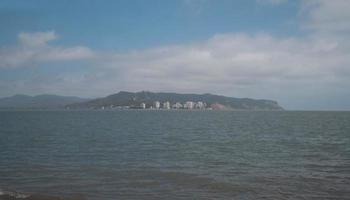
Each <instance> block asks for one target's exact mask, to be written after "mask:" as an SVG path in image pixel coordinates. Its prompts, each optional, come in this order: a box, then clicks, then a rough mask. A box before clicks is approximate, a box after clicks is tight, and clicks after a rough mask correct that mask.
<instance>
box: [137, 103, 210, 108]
mask: <svg viewBox="0 0 350 200" xmlns="http://www.w3.org/2000/svg"><path fill="white" fill-rule="evenodd" d="M140 108H141V109H146V108H149V109H164V110H170V109H188V110H191V109H206V108H207V104H206V103H205V102H202V101H198V102H193V101H186V102H185V103H184V104H181V103H180V102H176V103H174V104H171V103H170V102H169V101H166V102H163V103H161V102H159V101H155V102H153V105H151V106H150V107H146V103H141V104H140Z"/></svg>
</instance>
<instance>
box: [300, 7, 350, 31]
mask: <svg viewBox="0 0 350 200" xmlns="http://www.w3.org/2000/svg"><path fill="white" fill-rule="evenodd" d="M301 11H302V14H303V15H305V18H306V23H305V24H304V26H305V27H306V28H308V29H311V30H314V31H317V32H344V31H345V32H347V33H349V31H350V1H349V0H331V1H330V0H304V1H303V3H302V10H301Z"/></svg>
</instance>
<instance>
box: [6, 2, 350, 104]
mask: <svg viewBox="0 0 350 200" xmlns="http://www.w3.org/2000/svg"><path fill="white" fill-rule="evenodd" d="M349 33H350V1H349V0H332V1H330V0H133V1H130V0H52V1H46V0H40V1H39V0H26V1H24V0H2V1H0V97H6V96H11V95H15V94H28V95H37V94H57V95H66V96H80V97H89V98H95V97H103V96H106V95H109V94H113V93H117V92H119V91H133V92H136V91H143V90H146V91H154V92H178V93H213V94H220V95H226V96H233V97H248V98H255V99H273V100H276V101H278V102H279V104H280V105H282V106H283V107H284V108H286V109H290V110H350V89H349V88H350V34H349Z"/></svg>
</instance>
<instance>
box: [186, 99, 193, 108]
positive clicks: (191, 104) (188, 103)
mask: <svg viewBox="0 0 350 200" xmlns="http://www.w3.org/2000/svg"><path fill="white" fill-rule="evenodd" d="M193 107H194V102H192V101H186V103H185V104H184V108H185V109H193Z"/></svg>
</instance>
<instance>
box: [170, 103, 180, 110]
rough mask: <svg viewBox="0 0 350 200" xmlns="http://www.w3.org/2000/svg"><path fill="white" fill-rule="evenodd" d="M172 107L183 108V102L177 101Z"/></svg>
mask: <svg viewBox="0 0 350 200" xmlns="http://www.w3.org/2000/svg"><path fill="white" fill-rule="evenodd" d="M172 108H173V109H181V108H182V104H181V103H180V102H176V103H175V104H173V106H172Z"/></svg>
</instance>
